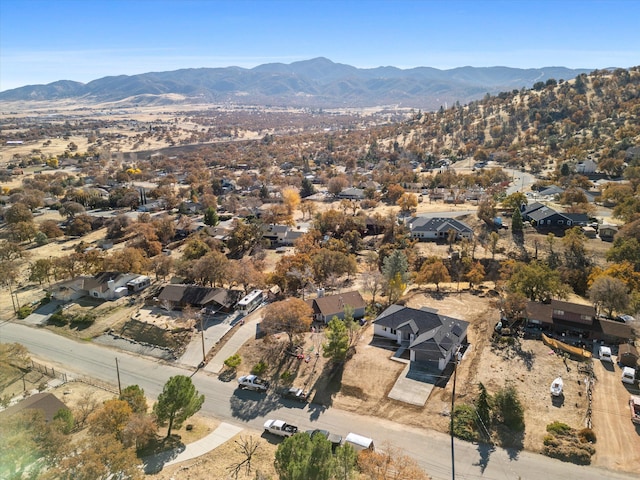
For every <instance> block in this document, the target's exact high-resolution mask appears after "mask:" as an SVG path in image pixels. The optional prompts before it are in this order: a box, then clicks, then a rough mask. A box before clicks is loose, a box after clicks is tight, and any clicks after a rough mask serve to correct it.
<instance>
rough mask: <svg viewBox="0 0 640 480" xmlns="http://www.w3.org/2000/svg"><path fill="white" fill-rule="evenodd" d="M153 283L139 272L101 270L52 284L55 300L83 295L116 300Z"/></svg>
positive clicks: (51, 290)
mask: <svg viewBox="0 0 640 480" xmlns="http://www.w3.org/2000/svg"><path fill="white" fill-rule="evenodd" d="M150 284H151V279H150V278H149V277H147V276H145V275H138V274H137V273H120V272H101V273H98V274H96V275H94V276H93V277H91V276H88V275H81V276H79V277H76V278H73V279H71V280H64V281H62V282H58V283H56V284H55V285H52V286H51V288H50V292H51V296H52V297H53V298H54V299H55V300H61V301H65V302H68V301H72V300H77V299H78V298H81V297H85V296H86V297H92V298H99V299H102V300H115V299H117V298H120V297H123V296H124V295H127V294H128V293H132V292H138V291H140V290H142V289H144V288H146V287H148V286H149V285H150Z"/></svg>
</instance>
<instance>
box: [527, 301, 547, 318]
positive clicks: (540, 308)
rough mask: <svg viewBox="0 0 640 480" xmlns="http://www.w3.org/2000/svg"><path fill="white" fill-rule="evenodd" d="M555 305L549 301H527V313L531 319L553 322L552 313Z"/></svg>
mask: <svg viewBox="0 0 640 480" xmlns="http://www.w3.org/2000/svg"><path fill="white" fill-rule="evenodd" d="M552 313H553V307H551V305H549V304H547V303H539V302H527V307H526V315H527V318H528V319H529V320H538V321H540V322H543V323H553V320H552V318H551V314H552Z"/></svg>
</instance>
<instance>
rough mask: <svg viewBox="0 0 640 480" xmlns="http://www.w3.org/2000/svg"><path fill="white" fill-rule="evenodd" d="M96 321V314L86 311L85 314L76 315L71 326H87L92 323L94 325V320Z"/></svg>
mask: <svg viewBox="0 0 640 480" xmlns="http://www.w3.org/2000/svg"><path fill="white" fill-rule="evenodd" d="M95 321H96V317H95V315H93V314H91V313H85V314H84V315H76V316H75V317H73V318H72V319H71V326H72V327H78V328H86V327H88V326H90V325H93V322H95Z"/></svg>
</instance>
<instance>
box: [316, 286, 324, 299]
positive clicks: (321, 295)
mask: <svg viewBox="0 0 640 480" xmlns="http://www.w3.org/2000/svg"><path fill="white" fill-rule="evenodd" d="M317 293H318V298H322V297H324V288H318V290H317Z"/></svg>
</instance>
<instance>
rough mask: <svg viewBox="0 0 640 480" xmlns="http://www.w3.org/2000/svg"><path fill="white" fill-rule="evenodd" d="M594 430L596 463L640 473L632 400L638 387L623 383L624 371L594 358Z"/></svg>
mask: <svg viewBox="0 0 640 480" xmlns="http://www.w3.org/2000/svg"><path fill="white" fill-rule="evenodd" d="M615 359H616V358H615V356H614V360H615ZM593 370H594V374H595V377H596V384H595V386H594V389H593V417H592V418H593V429H594V431H595V432H596V435H597V443H596V454H595V456H594V459H593V460H594V462H593V463H594V464H595V465H597V466H599V467H604V468H612V469H620V468H621V467H624V469H625V470H628V471H636V472H640V425H634V424H633V423H632V422H631V413H630V409H629V397H630V395H631V394H636V395H637V394H639V393H640V392H639V390H638V388H636V387H635V386H632V385H628V384H624V383H622V380H621V378H622V369H621V367H620V366H619V365H618V364H617V363H615V361H614V362H607V361H601V360H600V359H597V358H594V360H593Z"/></svg>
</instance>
